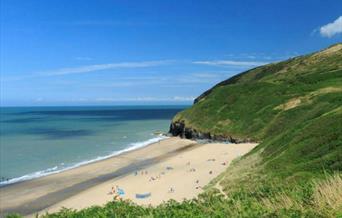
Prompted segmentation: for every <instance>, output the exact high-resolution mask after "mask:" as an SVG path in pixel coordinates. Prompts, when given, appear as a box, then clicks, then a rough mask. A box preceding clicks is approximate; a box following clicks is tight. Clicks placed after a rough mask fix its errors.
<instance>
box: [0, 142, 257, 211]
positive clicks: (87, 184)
mask: <svg viewBox="0 0 342 218" xmlns="http://www.w3.org/2000/svg"><path fill="white" fill-rule="evenodd" d="M255 146H256V144H253V143H247V144H224V143H210V144H198V143H196V142H195V141H191V140H186V139H180V138H169V139H166V140H162V141H160V142H158V143H154V144H151V145H149V146H146V147H144V148H141V149H138V150H134V151H130V152H127V153H124V154H121V155H119V156H116V157H112V158H109V159H106V160H103V161H99V162H96V163H91V164H88V165H84V166H81V167H78V168H75V169H72V170H68V171H64V172H61V173H57V174H53V175H49V176H46V177H42V178H39V179H34V180H30V181H26V182H22V183H17V184H13V185H9V186H5V187H2V188H0V193H1V195H0V211H1V212H2V215H4V214H6V213H8V212H19V213H21V214H24V215H32V214H35V213H37V212H39V213H40V214H42V213H45V212H47V211H48V212H50V213H51V212H55V211H58V210H59V209H60V208H61V207H68V208H74V209H82V208H85V207H88V206H92V205H103V204H105V203H106V202H108V201H111V200H112V199H113V196H114V195H112V194H110V192H111V189H112V187H113V186H114V187H116V186H118V187H119V188H120V189H122V190H124V192H125V195H123V196H122V198H124V199H131V200H132V201H134V202H136V203H138V204H140V205H149V204H151V205H157V204H160V203H161V202H163V201H167V200H169V199H174V200H177V201H181V200H182V199H191V198H194V197H196V196H197V195H198V194H199V193H200V192H202V191H203V190H202V188H203V187H204V186H205V185H206V184H208V183H209V182H210V180H212V179H213V178H215V177H216V176H217V175H219V174H220V173H221V172H223V171H224V170H225V169H226V168H227V166H228V165H229V163H230V162H231V161H232V160H233V159H235V158H237V157H239V156H241V155H244V154H245V153H247V152H248V151H250V150H251V149H252V148H253V147H255ZM223 163H224V164H223ZM168 168H169V169H168ZM142 172H144V173H142ZM152 177H153V178H152ZM171 189H172V190H171ZM145 193H151V196H150V197H148V198H145V199H137V198H136V194H145Z"/></svg>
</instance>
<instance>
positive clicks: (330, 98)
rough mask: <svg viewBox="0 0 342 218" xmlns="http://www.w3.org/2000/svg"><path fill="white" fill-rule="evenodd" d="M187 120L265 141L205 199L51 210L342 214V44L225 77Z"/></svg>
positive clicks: (221, 214) (185, 214) (185, 113)
mask: <svg viewBox="0 0 342 218" xmlns="http://www.w3.org/2000/svg"><path fill="white" fill-rule="evenodd" d="M181 120H183V121H185V123H186V126H187V127H191V128H194V129H196V130H199V131H202V132H211V133H214V134H220V135H230V136H236V137H242V138H251V139H253V140H255V141H260V142H261V143H260V145H259V146H257V147H256V149H254V150H253V151H252V152H250V153H249V154H248V155H247V156H245V157H243V158H242V159H240V160H238V161H235V162H234V163H233V164H232V165H231V166H230V167H229V168H228V170H227V171H226V172H224V173H223V174H221V175H220V176H219V177H217V178H216V179H215V180H214V181H212V182H211V184H209V185H208V187H206V191H205V192H204V193H203V194H202V195H201V196H200V197H199V199H198V200H193V201H185V202H183V203H176V202H169V203H167V204H162V205H160V206H159V207H156V208H152V207H148V208H144V207H140V206H137V205H133V204H132V203H130V202H111V203H108V204H107V205H106V206H105V207H91V208H88V209H85V210H81V211H71V210H63V211H61V212H59V213H56V214H52V215H47V217H138V216H141V217H261V216H263V217H342V176H341V171H342V44H338V45H335V46H334V47H331V48H329V49H327V50H325V51H322V52H319V53H316V54H311V55H307V56H302V57H298V58H295V59H291V60H288V61H285V62H280V63H275V64H270V65H266V66H263V67H258V68H256V69H252V70H250V71H247V72H245V73H242V74H240V75H237V76H235V77H233V78H231V79H229V80H227V81H223V82H222V83H220V84H218V85H217V86H215V87H214V88H213V89H212V90H209V91H208V92H206V93H204V94H203V95H202V96H200V97H199V99H197V103H196V104H195V105H194V106H193V107H191V108H190V109H187V110H185V111H183V112H181V113H179V114H178V115H176V117H175V118H174V121H181Z"/></svg>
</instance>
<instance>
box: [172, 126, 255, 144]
mask: <svg viewBox="0 0 342 218" xmlns="http://www.w3.org/2000/svg"><path fill="white" fill-rule="evenodd" d="M169 133H170V134H171V135H172V136H179V137H181V138H186V139H208V140H213V141H221V142H231V143H245V142H251V139H249V138H247V139H241V138H233V137H232V136H225V135H212V134H211V133H210V132H199V131H197V130H196V129H192V128H190V127H186V126H185V122H184V121H175V122H172V123H171V124H170V130H169Z"/></svg>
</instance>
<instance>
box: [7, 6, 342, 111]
mask: <svg viewBox="0 0 342 218" xmlns="http://www.w3.org/2000/svg"><path fill="white" fill-rule="evenodd" d="M340 16H342V4H341V1H340V0H335V1H332V0H324V1H323V0H321V1H317V0H316V1H315V0H301V1H295V0H293V1H289V0H279V1H273V0H259V1H254V0H253V1H252V0H250V1H247V0H246V1H238V0H236V1H229V0H226V1H219V0H216V1H210V0H208V1H189V0H180V1H176V0H173V1H171V0H170V1H164V0H163V1H162V0H159V1H150V0H146V1H144V0H137V1H133V0H129V1H127V0H122V1H115V0H112V1H109V0H107V1H105V0H96V1H95V0H94V1H86V0H78V1H77V0H73V1H69V0H50V1H46V0H31V1H29V0H22V1H18V0H1V33H0V34H1V47H0V49H1V88H0V91H1V95H0V97H1V105H2V106H10V105H13V106H14V105H115V104H189V103H191V102H192V99H193V98H194V97H196V96H198V95H200V94H201V93H202V92H203V91H205V90H207V89H208V88H210V87H212V86H213V85H214V84H216V83H217V82H220V81H222V80H224V79H227V78H229V77H231V76H232V75H235V74H237V73H239V72H242V71H244V70H246V69H249V68H252V67H255V66H258V65H262V64H265V63H269V62H272V61H279V60H284V59H287V58H289V57H292V56H296V55H300V54H305V53H308V52H313V51H316V50H319V49H322V48H324V47H327V46H329V45H331V44H333V43H336V42H341V41H342V34H341V32H342V30H341V28H342V27H341V26H342V18H341V17H340Z"/></svg>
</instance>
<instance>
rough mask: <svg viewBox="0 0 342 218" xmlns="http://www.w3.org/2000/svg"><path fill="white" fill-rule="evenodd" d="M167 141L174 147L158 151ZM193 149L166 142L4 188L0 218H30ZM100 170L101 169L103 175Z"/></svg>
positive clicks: (177, 141)
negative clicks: (13, 217)
mask: <svg viewBox="0 0 342 218" xmlns="http://www.w3.org/2000/svg"><path fill="white" fill-rule="evenodd" d="M164 141H168V142H169V143H168V144H171V146H169V147H165V146H164V147H163V148H162V149H158V148H159V144H161V142H164ZM192 145H196V143H195V142H194V141H191V140H182V139H179V138H166V139H163V140H161V141H159V142H156V143H151V144H148V145H146V146H143V147H140V148H137V149H134V150H131V151H127V152H123V153H121V154H119V155H115V156H112V157H109V158H106V159H103V160H99V161H96V162H92V163H87V164H85V165H82V166H79V167H75V168H72V169H68V170H65V171H62V172H59V173H53V174H50V175H47V176H42V177H38V178H34V179H31V180H25V181H20V182H16V183H11V184H8V185H5V186H1V187H0V193H1V195H0V202H1V204H0V211H1V214H0V215H1V217H3V216H4V215H5V214H8V213H20V214H23V215H29V214H32V213H35V212H38V211H40V210H42V209H45V208H47V207H49V206H51V205H53V204H55V203H58V202H60V201H62V200H64V199H66V198H69V197H71V196H73V195H75V194H77V193H78V192H81V191H82V190H84V189H87V188H90V187H92V186H94V185H97V184H100V183H103V182H105V181H108V180H110V179H113V178H115V177H118V176H121V175H123V174H127V173H128V172H130V171H132V170H134V169H138V168H140V167H146V166H147V165H150V164H153V162H155V161H158V158H159V159H160V158H162V156H163V155H164V156H165V155H168V154H169V155H170V154H172V153H174V152H177V150H178V149H182V148H185V147H189V146H192ZM98 169H102V170H101V172H99V170H98ZM65 178H68V179H65Z"/></svg>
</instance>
